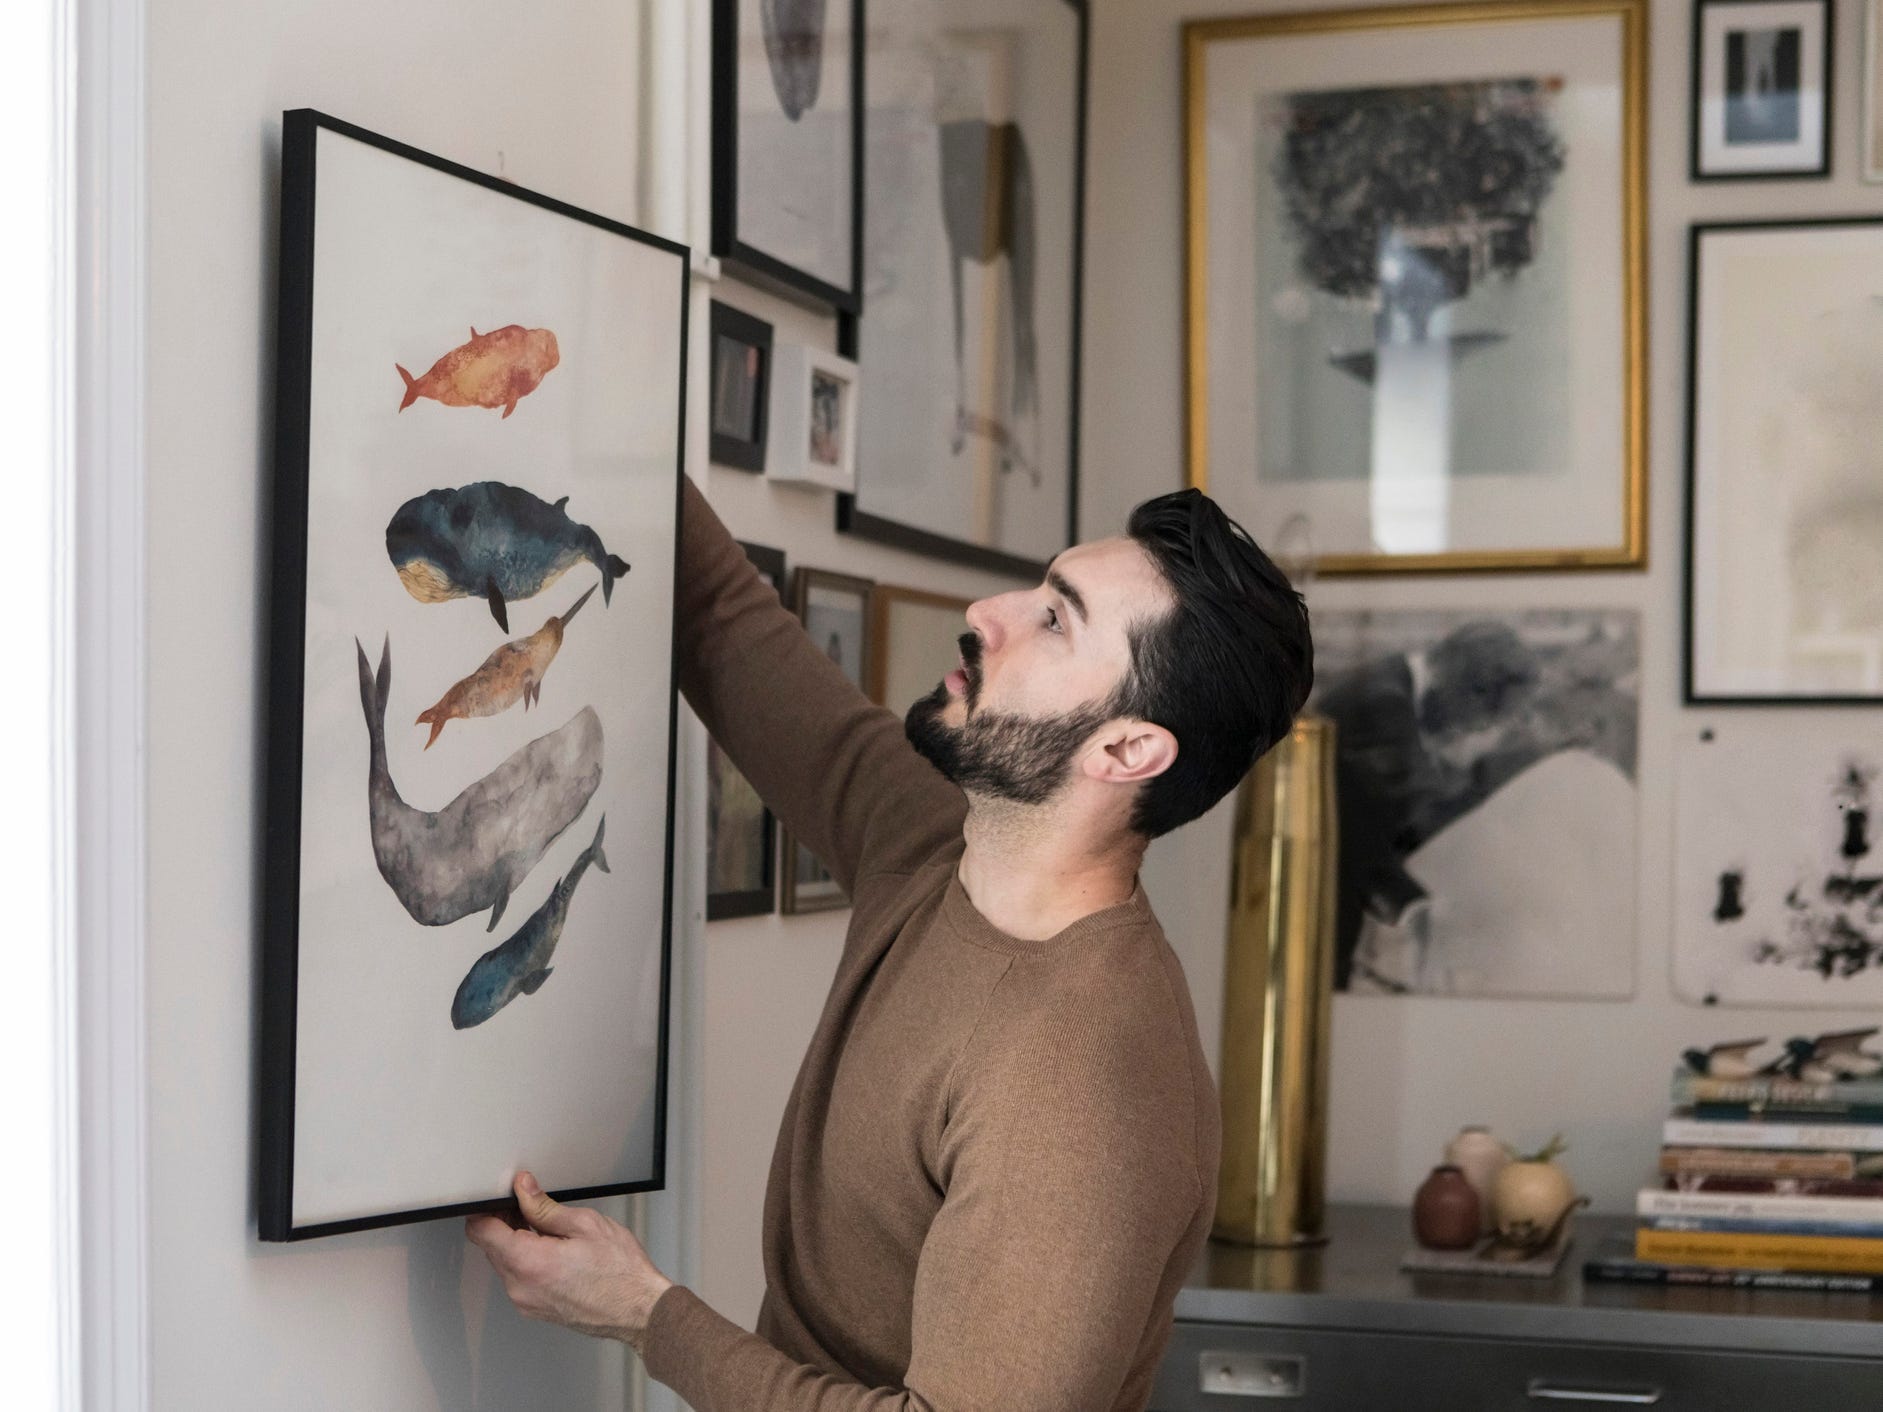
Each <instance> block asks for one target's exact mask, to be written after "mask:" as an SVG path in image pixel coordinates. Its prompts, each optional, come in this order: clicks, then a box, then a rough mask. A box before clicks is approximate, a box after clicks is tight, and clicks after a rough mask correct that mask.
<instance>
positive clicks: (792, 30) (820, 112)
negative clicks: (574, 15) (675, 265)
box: [713, 0, 863, 314]
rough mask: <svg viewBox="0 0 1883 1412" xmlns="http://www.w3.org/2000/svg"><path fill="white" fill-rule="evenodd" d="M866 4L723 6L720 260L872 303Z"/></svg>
mask: <svg viewBox="0 0 1883 1412" xmlns="http://www.w3.org/2000/svg"><path fill="white" fill-rule="evenodd" d="M862 17H863V0H713V253H714V254H715V255H718V256H719V257H720V258H721V259H722V260H725V261H726V262H727V263H728V264H730V265H732V266H733V267H734V268H735V269H737V270H738V271H739V273H741V274H743V275H745V276H747V277H748V278H752V279H754V280H755V281H756V282H758V283H761V284H764V285H767V286H769V287H770V288H772V289H773V290H775V291H776V292H778V293H782V294H786V295H790V296H793V297H795V298H797V299H798V300H799V301H800V302H809V303H815V304H820V305H827V306H829V307H830V308H832V309H837V310H842V311H844V312H847V313H852V314H854V313H856V312H857V311H858V310H859V309H860V308H861V307H862V304H861V296H860V293H859V289H860V284H861V280H862V274H861V265H862V256H861V251H862V202H863V188H862V182H863V160H862V144H863V130H862V122H861V114H862V103H861V99H862V84H863V45H862V33H863V18H862Z"/></svg>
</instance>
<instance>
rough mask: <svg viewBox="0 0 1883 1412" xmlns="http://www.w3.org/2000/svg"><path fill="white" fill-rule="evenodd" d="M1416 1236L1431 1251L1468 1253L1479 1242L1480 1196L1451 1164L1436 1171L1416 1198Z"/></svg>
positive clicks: (1434, 1169) (1413, 1207)
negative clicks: (1465, 1251)
mask: <svg viewBox="0 0 1883 1412" xmlns="http://www.w3.org/2000/svg"><path fill="white" fill-rule="evenodd" d="M1412 1234H1413V1235H1414V1236H1415V1237H1416V1238H1417V1239H1418V1242H1419V1244H1420V1245H1423V1246H1425V1247H1426V1248H1427V1249H1428V1250H1467V1249H1469V1248H1470V1247H1471V1246H1472V1245H1474V1244H1476V1243H1477V1239H1478V1194H1477V1192H1475V1191H1473V1190H1472V1189H1471V1183H1470V1182H1469V1181H1467V1180H1466V1179H1465V1174H1464V1173H1463V1172H1462V1171H1461V1170H1460V1169H1459V1168H1457V1167H1454V1166H1452V1165H1450V1164H1449V1163H1447V1164H1445V1165H1443V1166H1439V1167H1434V1168H1433V1169H1432V1174H1431V1175H1430V1176H1429V1177H1427V1178H1426V1179H1425V1180H1424V1181H1423V1182H1421V1183H1420V1184H1419V1190H1418V1192H1417V1193H1416V1194H1415V1195H1414V1196H1413V1198H1412Z"/></svg>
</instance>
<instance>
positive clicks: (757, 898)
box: [706, 544, 785, 922]
mask: <svg viewBox="0 0 1883 1412" xmlns="http://www.w3.org/2000/svg"><path fill="white" fill-rule="evenodd" d="M740 548H742V549H744V550H745V557H746V558H748V559H750V560H751V561H752V567H753V568H755V569H757V570H758V574H759V577H760V578H762V579H764V580H765V582H766V583H768V584H770V585H771V586H772V588H774V589H775V590H777V593H778V597H779V599H780V601H782V600H783V598H784V594H785V556H784V552H783V551H782V550H778V549H768V548H766V547H765V546H764V545H762V544H741V545H740ZM775 834H776V826H775V822H774V820H773V817H772V811H771V810H769V809H767V808H766V807H765V801H764V800H763V799H760V798H759V796H758V791H757V790H756V789H754V788H752V782H751V781H750V780H748V779H746V777H745V776H744V775H743V774H741V773H740V772H739V767H738V766H737V765H735V764H733V763H732V757H731V756H729V755H727V754H726V752H725V751H723V750H721V749H720V748H719V742H718V741H716V740H714V739H712V738H711V737H710V736H709V737H707V741H706V920H707V921H709V922H717V921H721V920H723V919H725V918H728V917H756V916H761V915H763V914H764V913H766V912H769V911H771V910H772V906H773V898H774V896H775V895H776V890H775V887H774V885H773V855H774V854H775V853H776V852H777V849H776V847H775V846H774V839H775Z"/></svg>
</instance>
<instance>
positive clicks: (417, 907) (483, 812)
mask: <svg viewBox="0 0 1883 1412" xmlns="http://www.w3.org/2000/svg"><path fill="white" fill-rule="evenodd" d="M353 646H354V649H355V651H357V652H358V654H359V670H360V704H361V705H362V706H363V707H365V709H366V732H367V736H368V738H369V739H370V741H371V746H372V752H371V765H370V769H369V772H368V775H367V787H366V799H367V807H368V814H369V817H370V819H371V823H372V834H373V857H374V859H375V860H376V861H377V862H378V864H379V873H380V876H381V877H383V878H385V880H386V883H387V885H388V886H389V887H391V889H392V891H393V895H394V896H396V897H397V898H398V899H399V901H400V903H402V904H403V905H404V907H405V910H406V911H408V912H410V913H411V914H412V919H413V920H414V921H416V922H420V923H423V924H424V925H425V926H428V927H441V926H444V925H445V924H446V923H447V922H455V921H457V920H458V918H460V917H468V916H470V915H471V913H473V912H481V911H483V910H484V909H485V908H486V907H488V908H490V923H489V926H490V928H491V929H494V928H495V927H496V925H497V921H498V919H499V918H500V917H502V916H503V909H504V906H505V904H506V903H508V902H509V900H510V894H511V892H512V891H514V890H515V888H516V886H517V884H519V883H521V882H522V881H523V879H524V878H525V877H527V876H528V875H529V871H530V869H531V868H534V867H535V866H536V862H537V860H538V859H539V858H541V857H542V856H543V853H544V851H545V850H546V849H547V848H548V847H549V845H550V844H552V843H554V842H555V841H556V839H557V838H558V837H559V836H560V835H561V833H562V831H563V830H564V829H566V828H568V827H569V825H570V824H572V823H574V822H575V820H576V817H577V816H578V815H579V814H581V812H582V811H583V809H585V808H587V807H588V801H589V797H590V796H591V795H593V794H594V793H595V789H596V786H598V785H599V784H600V783H601V778H602V724H601V718H600V717H599V716H597V715H596V714H595V708H594V707H592V706H584V707H583V708H582V709H581V710H580V711H578V712H576V714H575V715H574V716H573V717H572V718H571V719H570V720H569V721H568V722H567V723H566V724H564V725H563V726H562V727H561V728H560V729H558V730H555V731H552V732H551V733H550V734H548V735H545V736H539V737H537V739H535V740H532V741H531V742H530V743H529V744H528V745H526V746H524V747H523V748H522V749H520V750H518V751H516V752H515V753H514V754H513V755H511V756H510V758H509V759H507V760H505V761H504V762H503V763H502V764H501V765H499V766H498V767H497V768H496V769H494V770H492V771H491V772H490V773H489V774H487V775H485V776H484V778H482V779H481V780H478V781H477V782H476V783H475V784H471V785H467V786H466V787H465V788H464V789H463V790H462V791H461V792H460V793H459V795H458V797H457V798H456V799H453V800H452V801H451V802H450V803H449V804H447V805H445V807H444V808H442V809H440V810H438V811H437V812H436V813H427V812H425V811H424V810H422V809H414V808H413V807H412V806H411V805H410V804H407V803H406V802H405V801H404V800H403V799H401V798H400V797H399V788H398V786H397V785H395V784H394V783H393V782H392V771H391V770H390V769H389V768H388V767H387V764H386V700H387V698H388V697H389V696H390V695H391V692H392V643H391V640H390V639H388V640H387V642H386V646H385V648H384V650H383V651H382V652H381V653H380V657H379V673H378V675H377V676H375V675H374V674H373V671H372V669H371V667H369V666H368V665H367V661H366V649H365V648H363V647H361V646H360V644H359V639H357V638H355V639H354V642H353Z"/></svg>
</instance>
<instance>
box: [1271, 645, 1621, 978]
mask: <svg viewBox="0 0 1883 1412" xmlns="http://www.w3.org/2000/svg"><path fill="white" fill-rule="evenodd" d="M1314 642H1315V658H1316V661H1315V679H1316V685H1315V694H1314V697H1313V699H1312V700H1311V701H1310V703H1309V708H1310V709H1311V710H1314V711H1318V712H1319V713H1320V714H1322V715H1324V716H1327V717H1328V718H1330V719H1331V720H1332V721H1333V722H1334V725H1335V730H1336V740H1337V754H1336V765H1335V782H1336V783H1335V789H1336V795H1337V804H1338V811H1339V818H1340V830H1341V834H1340V838H1341V848H1340V861H1339V868H1338V888H1339V901H1338V919H1337V934H1336V960H1335V978H1334V984H1335V987H1336V989H1338V990H1343V991H1348V992H1352V993H1356V994H1375V995H1458V996H1465V995H1482V996H1504V997H1513V996H1537V997H1541V996H1552V997H1580V998H1621V997H1626V996H1628V995H1630V994H1632V993H1633V990H1634V936H1635V911H1634V907H1635V888H1634V880H1635V868H1636V864H1635V833H1636V823H1635V819H1636V808H1635V806H1636V800H1635V762H1636V750H1637V732H1638V719H1639V694H1640V688H1639V671H1640V626H1639V621H1638V617H1637V615H1636V614H1635V613H1633V612H1627V611H1620V610H1593V609H1592V610H1561V611H1542V610H1538V611H1530V612H1522V613H1465V612H1328V611H1322V612H1317V613H1316V614H1315V617H1314Z"/></svg>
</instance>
